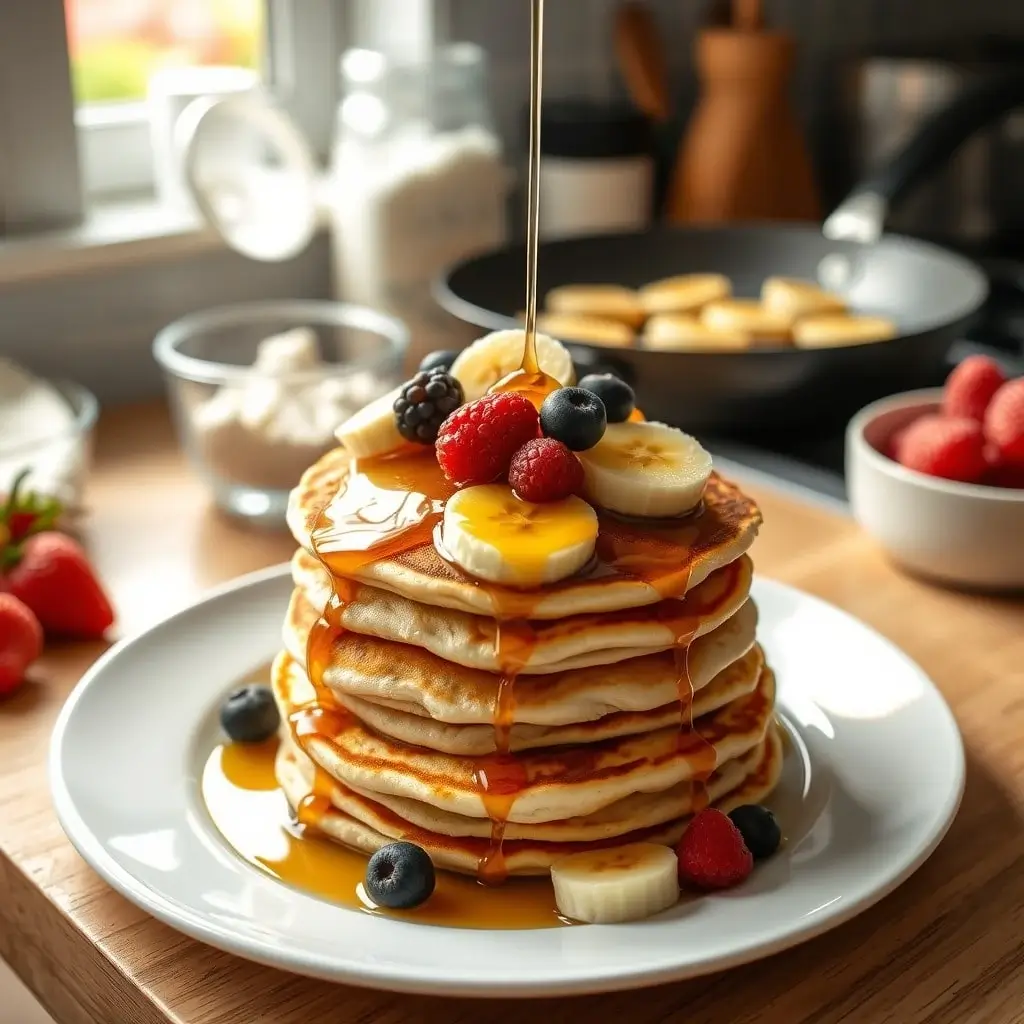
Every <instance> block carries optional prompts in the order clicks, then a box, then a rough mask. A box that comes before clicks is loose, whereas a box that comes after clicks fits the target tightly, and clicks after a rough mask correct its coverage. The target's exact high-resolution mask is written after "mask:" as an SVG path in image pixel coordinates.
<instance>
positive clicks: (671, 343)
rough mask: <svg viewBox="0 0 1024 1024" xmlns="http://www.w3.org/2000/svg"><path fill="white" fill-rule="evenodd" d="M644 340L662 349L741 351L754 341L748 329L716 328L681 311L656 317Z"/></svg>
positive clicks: (650, 324) (646, 331) (645, 346)
mask: <svg viewBox="0 0 1024 1024" xmlns="http://www.w3.org/2000/svg"><path fill="white" fill-rule="evenodd" d="M640 341H641V344H642V345H643V347H644V348H649V349H656V350H659V351H662V352H740V351H743V350H744V349H748V348H750V344H751V339H750V335H749V334H748V333H747V332H746V331H741V330H733V331H713V330H712V329H711V328H710V327H707V326H706V325H705V324H702V323H701V322H700V321H699V320H698V319H697V318H696V317H695V316H687V315H683V314H678V313H660V314H658V315H657V316H652V317H651V319H650V320H648V321H647V324H646V325H645V326H644V333H643V335H642V337H641V339H640Z"/></svg>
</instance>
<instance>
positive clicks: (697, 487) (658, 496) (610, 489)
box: [577, 422, 711, 517]
mask: <svg viewBox="0 0 1024 1024" xmlns="http://www.w3.org/2000/svg"><path fill="white" fill-rule="evenodd" d="M577 454H578V456H579V460H580V462H581V463H582V464H583V473H584V476H585V479H586V485H585V488H586V496H587V498H589V499H590V501H592V502H593V503H594V504H595V505H598V506H599V507H601V508H606V509H609V510H610V511H612V512H619V513H620V514H622V515H628V516H644V517H648V516H649V517H668V516H679V515H682V514H683V513H684V512H689V511H690V509H692V508H694V507H695V506H696V505H697V503H698V502H699V501H700V499H701V497H702V496H703V494H704V487H705V485H706V484H707V482H708V477H710V476H711V456H710V455H709V454H708V453H707V452H706V451H705V450H704V449H703V448H702V447H701V446H700V444H699V443H698V442H697V441H696V440H695V439H694V438H692V437H690V435H689V434H684V433H683V432H682V431H681V430H677V429H676V428H675V427H669V426H666V425H665V424H664V423H629V422H627V423H609V424H608V428H607V429H606V430H605V432H604V437H602V438H601V440H600V441H599V442H598V443H597V444H596V445H595V446H594V447H593V448H591V449H590V450H589V451H585V452H578V453H577Z"/></svg>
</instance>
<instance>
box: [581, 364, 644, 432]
mask: <svg viewBox="0 0 1024 1024" xmlns="http://www.w3.org/2000/svg"><path fill="white" fill-rule="evenodd" d="M579 386H580V387H581V388H583V390H584V391H590V392H592V393H593V394H595V395H597V397H598V398H600V399H601V401H602V402H604V410H605V413H606V414H607V416H608V422H609V423H625V422H626V420H628V419H629V414H630V413H631V412H632V411H633V410H634V409H635V408H636V396H635V395H634V394H633V389H632V388H631V387H630V386H629V385H628V384H627V383H626V382H625V381H624V380H620V379H619V378H618V377H616V376H615V375H614V374H612V373H590V374H587V376H586V377H584V378H583V380H581V381H580V382H579Z"/></svg>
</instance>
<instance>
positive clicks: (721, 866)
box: [676, 807, 754, 889]
mask: <svg viewBox="0 0 1024 1024" xmlns="http://www.w3.org/2000/svg"><path fill="white" fill-rule="evenodd" d="M676 856H677V857H678V858H679V881H680V883H684V884H685V883H687V882H688V883H689V884H690V885H693V886H696V887H697V888H698V889H728V888H729V887H730V886H733V885H739V884H740V882H742V881H743V880H744V879H745V878H746V877H747V876H748V875H749V874H750V872H751V871H752V870H753V868H754V857H753V855H752V854H751V852H750V851H749V850H748V849H747V846H746V843H744V842H743V835H742V834H741V833H740V830H739V829H738V828H737V827H736V826H735V825H734V824H733V823H732V822H731V821H730V820H729V818H728V816H727V815H725V814H723V813H722V812H721V811H720V810H718V809H717V808H715V807H708V808H705V809H704V810H703V811H700V812H699V813H698V814H695V815H694V817H693V818H692V820H691V821H690V824H689V825H687V826H686V831H685V832H684V833H683V838H682V839H680V840H679V846H678V847H676Z"/></svg>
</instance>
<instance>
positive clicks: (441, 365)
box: [419, 349, 459, 373]
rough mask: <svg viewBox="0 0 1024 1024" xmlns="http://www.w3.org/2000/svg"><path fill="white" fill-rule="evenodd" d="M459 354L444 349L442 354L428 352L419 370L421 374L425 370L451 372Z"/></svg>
mask: <svg viewBox="0 0 1024 1024" xmlns="http://www.w3.org/2000/svg"><path fill="white" fill-rule="evenodd" d="M458 354H459V353H458V352H451V351H449V350H448V349H443V350H441V351H440V352H428V353H427V355H425V356H424V357H423V361H422V362H421V363H420V365H419V370H420V372H421V373H422V372H423V371H424V370H450V369H451V365H452V363H454V362H455V357H456V356H457V355H458Z"/></svg>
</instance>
